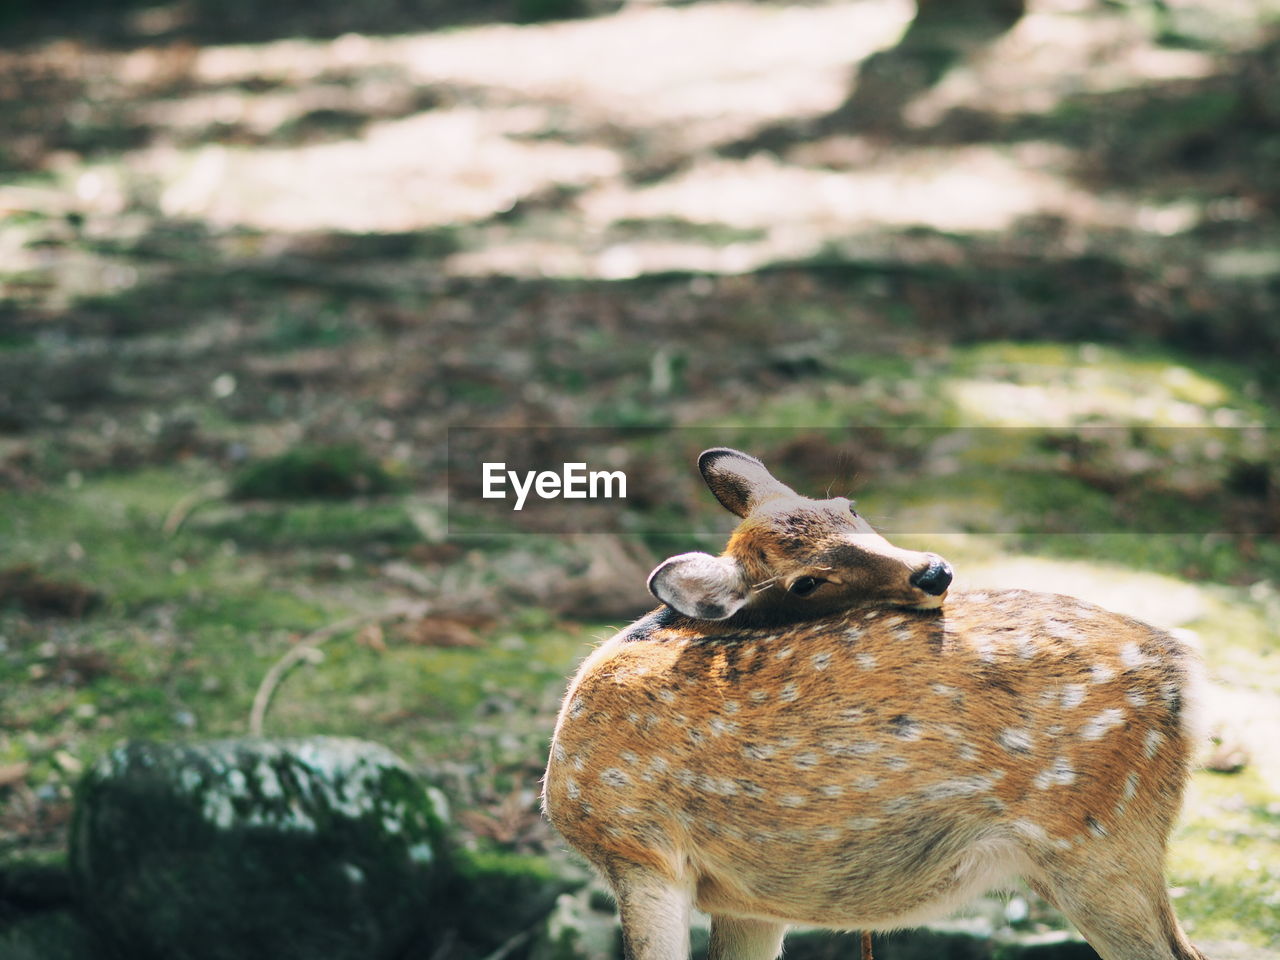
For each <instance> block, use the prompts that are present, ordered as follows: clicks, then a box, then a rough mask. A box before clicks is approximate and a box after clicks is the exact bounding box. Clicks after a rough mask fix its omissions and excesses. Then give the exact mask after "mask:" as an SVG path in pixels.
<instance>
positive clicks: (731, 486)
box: [698, 447, 796, 517]
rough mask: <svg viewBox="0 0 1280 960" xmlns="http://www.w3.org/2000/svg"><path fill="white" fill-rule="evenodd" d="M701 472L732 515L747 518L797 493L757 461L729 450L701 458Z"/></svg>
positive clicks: (721, 449)
mask: <svg viewBox="0 0 1280 960" xmlns="http://www.w3.org/2000/svg"><path fill="white" fill-rule="evenodd" d="M698 470H699V471H700V472H701V473H702V479H703V480H705V481H707V486H708V487H710V488H711V492H712V493H714V494H715V495H716V499H717V500H719V501H720V503H721V505H722V506H723V507H724V508H725V509H726V510H728V511H729V512H730V513H736V514H737V515H738V516H740V517H745V516H746V515H747V514H749V513H750V512H751V511H752V510H754V509H755V508H756V507H758V506H759V505H760V504H762V503H764V502H765V501H766V500H772V499H773V498H774V497H782V496H792V497H794V496H796V492H795V491H794V490H792V489H791V488H790V487H788V486H787V485H786V484H785V483H782V482H781V481H780V480H776V479H774V477H773V475H772V474H771V473H769V471H768V470H766V469H765V466H764V464H763V463H761V462H760V461H759V460H757V459H756V458H755V457H752V456H748V455H747V454H745V453H739V452H738V451H737V450H730V449H729V448H728V447H713V448H712V449H710V450H704V451H702V453H701V454H699V455H698Z"/></svg>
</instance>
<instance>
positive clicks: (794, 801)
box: [778, 793, 804, 808]
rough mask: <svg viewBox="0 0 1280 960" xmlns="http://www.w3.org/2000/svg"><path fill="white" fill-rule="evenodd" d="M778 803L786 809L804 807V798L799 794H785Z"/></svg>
mask: <svg viewBox="0 0 1280 960" xmlns="http://www.w3.org/2000/svg"><path fill="white" fill-rule="evenodd" d="M778 803H779V804H780V805H781V806H784V807H793V808H794V807H803V806H804V797H802V796H800V794H798V793H784V794H783V795H782V796H780V797H779V798H778Z"/></svg>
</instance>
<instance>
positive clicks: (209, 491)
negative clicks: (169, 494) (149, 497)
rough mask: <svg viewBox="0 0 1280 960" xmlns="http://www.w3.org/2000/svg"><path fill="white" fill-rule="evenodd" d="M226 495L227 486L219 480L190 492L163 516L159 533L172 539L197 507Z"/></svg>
mask: <svg viewBox="0 0 1280 960" xmlns="http://www.w3.org/2000/svg"><path fill="white" fill-rule="evenodd" d="M226 495H227V485H226V484H225V483H223V482H222V481H221V480H215V481H214V482H213V483H206V484H205V485H204V486H203V487H200V488H199V489H198V490H192V491H191V492H190V493H188V494H186V495H185V496H183V497H181V498H180V499H179V500H178V502H177V503H175V504H174V505H173V506H172V507H171V508H170V510H169V512H168V514H166V515H165V518H164V524H163V525H162V526H161V528H160V530H161V532H162V533H164V535H165V536H166V537H172V536H173V535H174V534H176V533H177V532H178V531H179V530H181V529H182V525H183V524H184V523H186V521H187V517H189V516H191V514H193V513H195V512H196V508H197V507H201V506H203V505H204V504H206V503H209V502H210V501H213V500H221V499H222V498H223V497H225V496H226Z"/></svg>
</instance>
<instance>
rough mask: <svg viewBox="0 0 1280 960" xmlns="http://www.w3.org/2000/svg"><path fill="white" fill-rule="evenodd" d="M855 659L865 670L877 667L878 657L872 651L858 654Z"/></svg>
mask: <svg viewBox="0 0 1280 960" xmlns="http://www.w3.org/2000/svg"><path fill="white" fill-rule="evenodd" d="M853 659H854V661H855V662H856V663H857V664H858V666H860V667H861V668H862V669H863V670H874V669H875V668H876V658H875V656H874V655H872V654H870V653H859V654H856V655H855V656H854V658H853Z"/></svg>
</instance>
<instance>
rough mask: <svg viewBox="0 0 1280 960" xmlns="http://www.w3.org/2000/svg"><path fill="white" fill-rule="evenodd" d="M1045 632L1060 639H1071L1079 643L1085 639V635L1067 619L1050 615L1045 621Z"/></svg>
mask: <svg viewBox="0 0 1280 960" xmlns="http://www.w3.org/2000/svg"><path fill="white" fill-rule="evenodd" d="M1044 632H1045V633H1047V634H1048V635H1049V636H1051V637H1054V638H1056V639H1058V640H1069V641H1071V642H1073V643H1078V642H1079V641H1081V640H1083V639H1084V635H1083V634H1081V633H1080V631H1079V630H1077V629H1076V628H1075V627H1073V626H1072V625H1071V624H1069V623H1067V622H1066V621H1064V620H1058V619H1057V618H1055V617H1050V618H1049V619H1048V620H1047V621H1045V625H1044Z"/></svg>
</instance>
